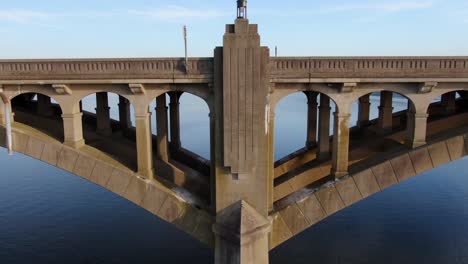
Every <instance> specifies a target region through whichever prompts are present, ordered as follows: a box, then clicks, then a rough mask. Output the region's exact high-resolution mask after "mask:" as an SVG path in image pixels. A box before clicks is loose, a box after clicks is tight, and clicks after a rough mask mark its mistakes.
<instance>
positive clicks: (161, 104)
mask: <svg viewBox="0 0 468 264" xmlns="http://www.w3.org/2000/svg"><path fill="white" fill-rule="evenodd" d="M156 122H157V123H156V128H157V135H156V136H157V142H158V152H157V155H156V156H157V157H158V159H160V160H163V161H168V160H169V154H168V153H169V151H168V135H167V134H168V133H167V106H166V95H165V94H163V95H160V96H158V97H157V98H156Z"/></svg>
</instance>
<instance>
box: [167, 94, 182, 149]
mask: <svg viewBox="0 0 468 264" xmlns="http://www.w3.org/2000/svg"><path fill="white" fill-rule="evenodd" d="M181 95H182V94H181V93H178V92H170V93H169V97H170V102H169V112H170V117H171V122H170V124H171V143H170V147H171V149H173V150H177V149H179V148H180V146H181V143H180V112H179V98H180V96H181Z"/></svg>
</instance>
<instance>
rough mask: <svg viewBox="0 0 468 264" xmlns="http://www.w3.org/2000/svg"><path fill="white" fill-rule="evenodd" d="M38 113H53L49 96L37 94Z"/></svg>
mask: <svg viewBox="0 0 468 264" xmlns="http://www.w3.org/2000/svg"><path fill="white" fill-rule="evenodd" d="M37 114H39V115H41V116H51V115H52V102H51V99H50V97H49V96H46V95H42V94H37Z"/></svg>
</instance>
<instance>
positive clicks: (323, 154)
mask: <svg viewBox="0 0 468 264" xmlns="http://www.w3.org/2000/svg"><path fill="white" fill-rule="evenodd" d="M330 110H331V108H330V97H328V96H326V95H324V94H321V95H320V106H319V127H318V137H319V138H318V150H317V158H318V159H321V160H323V159H327V158H328V157H330Z"/></svg>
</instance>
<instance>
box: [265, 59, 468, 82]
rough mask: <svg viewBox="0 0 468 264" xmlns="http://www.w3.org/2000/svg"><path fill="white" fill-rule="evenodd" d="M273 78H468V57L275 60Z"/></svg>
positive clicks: (272, 69) (272, 71)
mask: <svg viewBox="0 0 468 264" xmlns="http://www.w3.org/2000/svg"><path fill="white" fill-rule="evenodd" d="M270 72H271V75H272V78H273V79H286V78H468V57H275V58H271V60H270Z"/></svg>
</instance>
